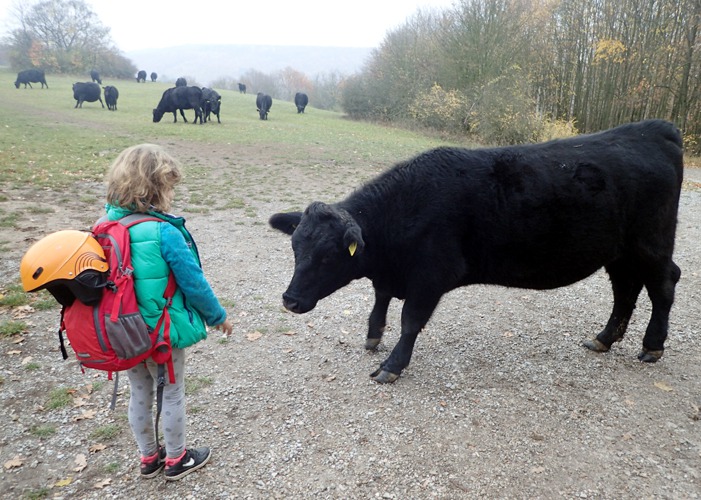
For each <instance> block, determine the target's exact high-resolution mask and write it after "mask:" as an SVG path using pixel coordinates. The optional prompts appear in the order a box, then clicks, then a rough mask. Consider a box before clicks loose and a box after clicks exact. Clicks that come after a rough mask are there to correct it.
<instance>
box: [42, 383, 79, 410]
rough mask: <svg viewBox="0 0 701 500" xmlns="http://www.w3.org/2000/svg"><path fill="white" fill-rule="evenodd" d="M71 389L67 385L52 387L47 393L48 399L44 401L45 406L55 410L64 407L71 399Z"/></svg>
mask: <svg viewBox="0 0 701 500" xmlns="http://www.w3.org/2000/svg"><path fill="white" fill-rule="evenodd" d="M71 393H72V390H71V389H69V388H67V387H59V388H56V389H53V390H52V391H51V393H50V394H49V400H48V401H47V403H46V407H47V408H48V409H49V410H57V409H58V408H65V407H66V406H68V405H69V404H70V403H71V401H72V400H73V396H71Z"/></svg>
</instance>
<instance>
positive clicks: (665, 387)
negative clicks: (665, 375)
mask: <svg viewBox="0 0 701 500" xmlns="http://www.w3.org/2000/svg"><path fill="white" fill-rule="evenodd" d="M655 387H657V388H658V389H662V390H663V391H666V392H672V391H673V390H674V389H673V388H672V387H670V386H668V385H667V384H665V383H664V382H655Z"/></svg>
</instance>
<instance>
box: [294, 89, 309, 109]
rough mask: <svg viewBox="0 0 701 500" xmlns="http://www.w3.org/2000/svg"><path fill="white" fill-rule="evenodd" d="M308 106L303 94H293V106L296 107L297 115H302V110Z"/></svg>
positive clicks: (306, 97)
mask: <svg viewBox="0 0 701 500" xmlns="http://www.w3.org/2000/svg"><path fill="white" fill-rule="evenodd" d="M307 104H309V97H308V96H307V94H305V93H304V92H297V93H296V94H295V106H297V113H304V108H306V107H307Z"/></svg>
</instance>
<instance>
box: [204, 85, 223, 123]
mask: <svg viewBox="0 0 701 500" xmlns="http://www.w3.org/2000/svg"><path fill="white" fill-rule="evenodd" d="M220 111H221V96H220V95H219V93H218V92H217V91H216V90H214V89H208V88H207V87H202V116H203V117H204V121H205V122H206V121H207V120H209V115H210V113H214V114H215V115H216V117H217V122H218V123H221V119H219V112H220Z"/></svg>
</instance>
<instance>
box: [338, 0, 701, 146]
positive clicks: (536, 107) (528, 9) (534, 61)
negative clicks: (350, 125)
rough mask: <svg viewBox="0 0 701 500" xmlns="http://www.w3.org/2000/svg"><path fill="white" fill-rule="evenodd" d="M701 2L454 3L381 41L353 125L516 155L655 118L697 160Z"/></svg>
mask: <svg viewBox="0 0 701 500" xmlns="http://www.w3.org/2000/svg"><path fill="white" fill-rule="evenodd" d="M700 17H701V1H699V0H460V1H459V2H456V3H455V4H454V5H453V7H452V8H450V9H447V10H444V11H440V12H439V11H425V10H422V11H418V12H417V13H416V14H415V15H414V16H412V17H411V18H409V19H408V20H407V21H406V22H405V24H404V25H402V26H400V27H398V28H396V29H394V30H393V31H391V32H389V33H388V34H387V35H386V37H385V39H384V41H383V43H382V44H381V45H380V47H379V48H377V49H376V50H375V51H374V52H373V54H372V56H371V58H370V60H369V62H368V63H367V64H366V65H365V67H364V68H363V70H362V71H361V72H360V73H359V74H357V75H354V76H353V77H352V78H350V79H349V80H348V81H347V82H346V84H345V89H344V92H343V106H344V109H345V110H346V112H348V113H349V114H350V115H351V116H354V117H357V118H367V119H373V120H383V121H389V122H397V123H401V122H406V121H413V122H416V121H418V122H419V123H421V124H423V125H425V126H429V127H432V128H436V129H439V130H445V131H447V132H451V133H456V134H463V135H464V134H470V135H473V136H474V137H475V138H477V139H479V140H482V141H484V142H487V143H492V144H493V143H497V144H501V143H517V142H528V141H533V140H541V139H547V138H549V136H550V135H552V134H555V135H561V134H563V133H568V132H569V133H573V132H575V130H576V131H579V132H591V131H597V130H601V129H605V128H609V127H612V126H615V125H618V124H620V123H623V122H629V121H635V120H641V119H646V118H664V119H668V120H671V121H673V122H674V123H676V124H677V125H678V126H679V127H680V128H681V129H682V131H683V132H684V138H685V145H686V147H687V149H688V150H690V151H693V152H698V151H699V150H700V149H701V140H700V139H701V113H700V111H701V109H699V107H700V100H699V97H700V95H699V94H700V93H701V87H700V83H701V82H700V81H699V76H700V75H699V72H700V71H701V66H700V63H701V61H700V58H699V50H700V47H699V20H700Z"/></svg>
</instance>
